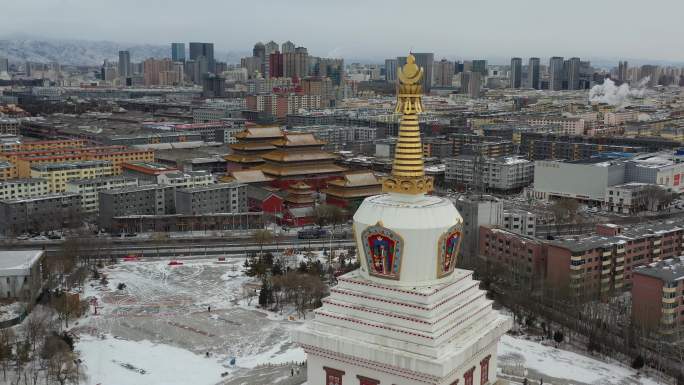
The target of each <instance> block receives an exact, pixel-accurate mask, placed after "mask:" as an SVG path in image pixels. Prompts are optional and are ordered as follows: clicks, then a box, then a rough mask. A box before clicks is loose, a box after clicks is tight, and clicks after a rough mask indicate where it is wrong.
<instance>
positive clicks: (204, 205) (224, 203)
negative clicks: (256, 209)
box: [176, 182, 247, 215]
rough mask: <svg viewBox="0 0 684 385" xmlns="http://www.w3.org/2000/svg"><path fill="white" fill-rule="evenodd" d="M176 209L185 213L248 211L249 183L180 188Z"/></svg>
mask: <svg viewBox="0 0 684 385" xmlns="http://www.w3.org/2000/svg"><path fill="white" fill-rule="evenodd" d="M176 210H177V212H178V213H179V214H185V215H202V214H212V213H241V212H246V211H247V185H246V184H241V183H236V182H232V183H217V184H213V185H210V186H203V187H194V188H186V189H179V190H177V191H176Z"/></svg>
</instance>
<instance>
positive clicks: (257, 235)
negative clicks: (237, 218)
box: [252, 229, 273, 255]
mask: <svg viewBox="0 0 684 385" xmlns="http://www.w3.org/2000/svg"><path fill="white" fill-rule="evenodd" d="M252 240H253V241H254V242H255V243H257V244H258V245H259V254H260V255H261V254H263V250H264V244H267V243H271V242H273V232H271V231H270V230H266V229H259V230H256V231H254V233H252Z"/></svg>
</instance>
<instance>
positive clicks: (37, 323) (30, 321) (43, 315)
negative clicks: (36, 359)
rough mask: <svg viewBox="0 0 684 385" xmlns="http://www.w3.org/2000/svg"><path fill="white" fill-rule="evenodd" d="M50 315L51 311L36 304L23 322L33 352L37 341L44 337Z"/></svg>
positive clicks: (51, 315) (51, 314) (50, 318)
mask: <svg viewBox="0 0 684 385" xmlns="http://www.w3.org/2000/svg"><path fill="white" fill-rule="evenodd" d="M52 317H53V313H52V312H51V311H50V309H49V308H47V307H45V306H42V305H38V306H36V307H35V308H34V309H33V311H32V312H31V314H29V316H28V317H27V319H26V322H25V328H26V337H27V338H28V339H29V342H30V343H31V346H32V349H33V351H34V352H35V351H36V347H37V344H38V342H39V341H41V340H42V339H43V338H45V336H46V334H47V332H48V327H49V325H50V322H51V320H52Z"/></svg>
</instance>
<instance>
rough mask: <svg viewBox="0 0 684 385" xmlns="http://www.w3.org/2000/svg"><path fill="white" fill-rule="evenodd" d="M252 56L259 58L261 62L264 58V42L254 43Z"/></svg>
mask: <svg viewBox="0 0 684 385" xmlns="http://www.w3.org/2000/svg"><path fill="white" fill-rule="evenodd" d="M252 56H254V57H258V58H260V59H261V62H262V63H263V61H264V59H265V58H266V46H264V43H262V42H258V43H256V44H254V48H253V49H252Z"/></svg>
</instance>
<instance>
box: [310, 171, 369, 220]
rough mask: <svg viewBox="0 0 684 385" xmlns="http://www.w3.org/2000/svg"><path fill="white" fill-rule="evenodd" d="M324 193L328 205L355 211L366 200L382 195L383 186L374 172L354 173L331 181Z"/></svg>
mask: <svg viewBox="0 0 684 385" xmlns="http://www.w3.org/2000/svg"><path fill="white" fill-rule="evenodd" d="M323 192H324V193H325V202H326V203H327V204H331V205H335V206H339V207H341V208H343V209H350V210H351V211H353V210H355V209H356V208H357V207H358V206H359V205H360V204H361V202H362V201H363V200H364V199H366V198H368V197H369V196H373V195H378V194H380V193H381V192H382V184H381V183H380V181H379V180H378V178H376V177H375V175H374V174H373V172H372V171H353V172H348V173H345V174H344V175H343V176H342V179H334V180H331V181H329V182H328V187H327V188H326V189H324V190H323Z"/></svg>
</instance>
